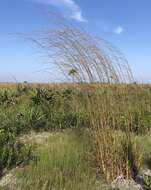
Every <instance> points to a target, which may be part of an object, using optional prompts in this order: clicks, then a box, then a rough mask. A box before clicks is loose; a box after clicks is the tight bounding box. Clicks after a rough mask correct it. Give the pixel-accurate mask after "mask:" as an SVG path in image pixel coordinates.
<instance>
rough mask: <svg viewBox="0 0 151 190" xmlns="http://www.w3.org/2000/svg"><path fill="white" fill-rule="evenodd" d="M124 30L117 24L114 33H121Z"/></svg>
mask: <svg viewBox="0 0 151 190" xmlns="http://www.w3.org/2000/svg"><path fill="white" fill-rule="evenodd" d="M123 31H124V29H123V27H122V26H118V27H117V28H115V29H114V31H113V32H114V33H115V34H121V33H122V32H123Z"/></svg>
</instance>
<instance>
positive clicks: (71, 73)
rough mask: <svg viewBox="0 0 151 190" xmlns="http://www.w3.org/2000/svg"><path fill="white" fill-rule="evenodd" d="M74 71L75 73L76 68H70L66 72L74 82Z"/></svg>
mask: <svg viewBox="0 0 151 190" xmlns="http://www.w3.org/2000/svg"><path fill="white" fill-rule="evenodd" d="M76 73H77V71H76V69H70V71H69V73H68V75H69V76H72V80H73V82H74V77H75V75H76Z"/></svg>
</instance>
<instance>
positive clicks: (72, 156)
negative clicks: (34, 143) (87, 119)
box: [17, 130, 107, 190]
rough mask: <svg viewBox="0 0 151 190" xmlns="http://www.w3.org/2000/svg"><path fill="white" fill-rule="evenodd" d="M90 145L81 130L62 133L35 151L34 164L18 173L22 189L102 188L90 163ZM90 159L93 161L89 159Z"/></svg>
mask: <svg viewBox="0 0 151 190" xmlns="http://www.w3.org/2000/svg"><path fill="white" fill-rule="evenodd" d="M92 146H93V145H92V142H91V141H90V138H89V137H88V134H87V133H86V132H84V131H83V130H79V131H77V130H65V131H64V132H58V133H56V134H53V136H50V138H49V139H48V141H47V142H46V143H45V144H43V145H41V146H39V147H38V148H37V151H36V153H37V161H36V162H35V161H34V162H33V161H32V162H31V163H30V164H29V165H28V166H26V167H25V168H24V169H21V170H19V171H18V173H17V174H18V179H19V182H20V183H19V184H18V189H22V190H27V189H28V190H35V189H36V190H41V189H43V190H48V189H50V190H53V189H57V190H78V189H79V190H81V189H82V190H97V189H101V187H102V188H103V189H107V187H105V185H104V187H103V185H102V183H101V180H100V179H99V178H98V179H97V176H96V169H95V167H94V166H93V164H92V163H93V161H92V160H90V158H91V157H90V154H91V153H92V152H91V151H92ZM91 159H92V158H91Z"/></svg>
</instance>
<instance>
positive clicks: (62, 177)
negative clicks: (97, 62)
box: [0, 84, 151, 190]
mask: <svg viewBox="0 0 151 190" xmlns="http://www.w3.org/2000/svg"><path fill="white" fill-rule="evenodd" d="M31 131H35V132H43V131H49V132H50V133H52V134H53V133H55V136H51V138H50V139H49V140H48V141H47V142H46V143H45V144H43V145H39V147H37V148H36V149H35V148H33V147H34V146H33V145H32V144H31V143H23V142H22V141H21V140H20V138H19V137H20V136H21V135H24V134H28V133H29V132H31ZM150 131H151V86H149V85H136V84H134V85H109V84H102V85H100V84H92V85H87V84H83V85H78V84H71V85H69V84H68V85H66V84H62V85H53V86H49V85H30V84H24V85H22V84H20V85H17V86H12V87H11V86H9V87H8V86H2V87H1V89H0V174H1V175H3V173H4V172H5V171H6V170H9V169H11V168H13V167H16V166H19V165H21V166H22V167H23V169H22V170H19V171H18V175H17V176H18V178H19V179H20V180H19V181H20V183H19V184H18V185H20V187H19V186H18V188H20V189H23V190H24V189H25V190H26V189H31V190H32V189H52V190H53V189H57V190H63V189H65V190H68V189H74V190H78V189H79V190H80V189H92V190H93V189H97V188H98V186H99V187H100V186H101V185H102V184H101V181H102V180H105V181H106V182H110V181H112V180H113V179H114V178H115V177H117V176H118V175H120V174H122V175H123V176H124V177H125V178H130V177H132V178H135V176H136V175H137V174H138V172H139V169H140V168H141V167H142V166H144V165H145V166H147V167H149V166H150V162H151V151H150V145H151V142H150ZM142 142H143V144H144V146H141V145H142ZM103 188H104V189H105V187H102V189H103Z"/></svg>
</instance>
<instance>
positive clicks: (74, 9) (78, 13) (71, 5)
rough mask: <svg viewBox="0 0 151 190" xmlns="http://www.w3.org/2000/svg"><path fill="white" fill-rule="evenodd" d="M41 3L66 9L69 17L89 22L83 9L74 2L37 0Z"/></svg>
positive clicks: (67, 0)
mask: <svg viewBox="0 0 151 190" xmlns="http://www.w3.org/2000/svg"><path fill="white" fill-rule="evenodd" d="M35 1H38V2H40V3H44V4H48V5H53V6H55V7H58V8H62V9H64V10H65V11H66V12H67V14H68V16H69V17H71V18H73V19H75V20H77V21H79V22H87V20H86V19H85V18H84V17H83V16H82V10H81V8H80V7H79V6H78V5H77V4H76V3H75V1H74V0H35Z"/></svg>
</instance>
